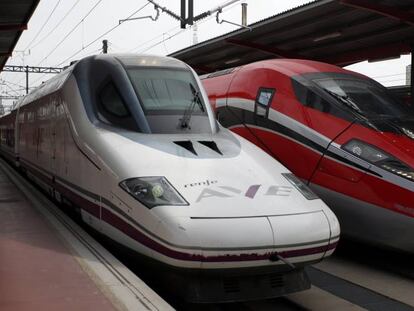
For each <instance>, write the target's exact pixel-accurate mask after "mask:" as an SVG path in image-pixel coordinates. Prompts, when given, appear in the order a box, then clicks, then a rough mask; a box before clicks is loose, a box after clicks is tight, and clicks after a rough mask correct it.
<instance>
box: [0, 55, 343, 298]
mask: <svg viewBox="0 0 414 311" xmlns="http://www.w3.org/2000/svg"><path fill="white" fill-rule="evenodd" d="M131 68H132V69H131ZM131 70H136V71H131ZM142 70H144V71H142ZM170 73H172V74H171V75H170ZM157 74H160V77H157ZM143 77H144V78H143ZM175 77H176V78H177V77H178V78H177V79H178V82H177V81H175V80H174V79H175ZM186 79H191V80H190V83H187V82H185V83H184V81H187V80H186ZM166 80H168V81H167V82H165V81H166ZM171 81H173V82H171ZM190 84H191V86H190ZM172 86H177V89H172ZM186 87H188V89H190V88H191V90H192V92H193V94H192V95H193V97H192V98H191V100H189V105H190V106H188V107H184V108H183V109H181V110H180V109H176V110H174V111H173V110H171V111H169V110H168V109H167V110H168V111H167V110H165V109H164V108H165V105H166V103H167V102H168V101H170V102H171V103H173V102H174V101H173V100H172V99H171V98H174V97H177V96H178V97H180V98H181V97H185V96H184V94H186V92H188V90H185V88H186ZM108 90H109V91H108ZM114 90H115V91H114ZM140 90H141V91H142V92H144V93H145V94H142V93H141V94H140ZM137 94H138V95H137ZM190 94H191V93H190ZM108 98H109V99H108ZM157 98H158V99H157ZM167 99H168V100H167ZM192 101H193V102H192ZM108 102H109V104H108ZM113 102H117V103H118V104H119V103H121V102H122V105H124V107H122V105H121V104H119V105H118V104H117V105H118V106H116V105H115V104H114V105H112V103H113ZM174 103H175V102H174ZM207 103H208V99H207V97H206V95H205V93H204V91H203V88H202V86H201V84H200V82H199V80H198V78H197V77H196V75H195V74H194V72H193V71H192V70H191V69H190V68H189V67H188V66H187V65H185V64H184V63H182V62H180V61H178V60H175V59H171V58H163V57H155V56H145V55H144V56H128V55H116V56H108V55H100V56H93V57H88V58H86V59H83V60H81V61H79V62H77V63H76V64H75V65H73V66H72V67H70V68H68V69H66V70H65V71H64V72H62V73H61V74H59V75H58V76H56V77H55V78H53V79H51V80H50V81H48V82H46V83H44V84H43V85H42V86H40V87H39V88H38V89H37V90H35V91H33V92H32V93H31V94H29V95H28V96H26V97H25V98H24V99H23V100H22V102H21V103H20V104H19V105H18V107H17V109H16V110H15V111H13V112H12V114H11V115H8V116H6V117H3V118H1V119H0V128H1V138H2V139H1V151H2V153H3V154H4V155H5V156H7V157H9V158H10V159H13V161H14V162H15V163H16V164H17V165H19V166H20V167H21V168H23V169H24V170H25V171H26V172H27V174H28V175H29V176H30V177H32V178H33V179H35V181H36V182H37V183H38V184H39V185H41V186H42V187H44V188H45V189H46V190H47V191H49V192H50V193H51V194H53V195H54V196H55V197H56V198H57V199H58V200H64V201H65V202H71V204H72V205H73V206H74V207H75V206H76V207H77V208H80V210H81V215H82V219H83V220H84V221H85V222H86V223H88V224H89V225H90V226H92V227H93V228H94V229H96V230H98V231H99V232H101V233H102V234H104V235H106V236H108V237H109V238H110V239H112V240H114V241H116V242H118V243H120V244H122V245H124V246H126V247H128V248H129V249H132V250H133V251H135V252H137V253H139V254H141V255H144V256H145V257H146V258H150V259H151V260H153V261H154V262H157V263H160V264H161V265H162V266H165V267H167V268H171V269H173V270H174V271H186V272H187V271H197V275H199V276H198V277H197V278H196V279H197V280H198V281H195V283H197V282H198V283H197V285H196V286H195V285H194V284H195V283H194V282H192V283H191V284H193V285H191V287H192V288H194V286H195V287H196V288H197V290H195V291H196V292H197V293H195V294H194V295H192V294H189V299H190V300H194V301H208V300H222V301H228V300H237V299H250V298H260V297H263V298H265V297H272V296H277V295H282V294H285V293H289V292H293V291H297V290H301V289H305V288H307V287H309V282H308V280H307V278H306V277H305V275H304V274H303V267H304V266H305V265H307V264H310V263H314V262H317V261H319V260H321V259H323V258H324V257H326V256H329V255H330V254H332V252H333V251H334V249H335V247H336V244H337V242H338V239H339V224H338V222H337V219H336V217H335V215H334V214H333V213H332V212H331V210H330V209H329V208H328V207H327V206H326V205H325V204H324V203H323V202H322V201H321V200H320V199H315V198H313V197H308V198H307V197H305V195H308V196H309V195H310V196H312V193H310V192H309V193H308V192H307V191H308V189H307V188H306V186H304V185H303V184H300V181H298V180H296V179H295V178H294V177H293V176H292V175H291V174H290V173H289V171H288V170H287V169H286V168H285V167H283V166H282V165H281V164H279V163H278V162H277V161H275V160H274V159H273V158H272V157H270V156H269V155H267V154H266V153H264V152H263V151H261V150H260V149H259V148H257V147H256V146H255V145H253V144H251V143H250V142H248V141H246V140H245V139H243V138H241V137H240V136H237V135H236V134H234V133H231V132H230V131H229V130H227V129H225V128H222V127H221V126H220V125H219V124H217V123H216V121H215V120H214V117H213V113H212V111H211V108H210V105H208V104H207ZM105 105H106V106H105ZM151 105H153V106H151ZM191 105H193V106H192V107H191ZM200 105H202V106H203V107H201V106H200ZM101 106H102V107H103V108H102V107H101ZM125 107H126V108H125ZM148 107H152V108H154V107H155V109H154V111H152V110H151V109H149V108H148ZM189 107H191V109H190V108H189ZM161 108H162V109H161ZM111 113H112V114H114V116H112V115H110V114H111ZM115 116H116V117H115ZM131 120H132V121H131ZM13 135H14V141H13V137H12V136H13ZM292 156H294V155H292ZM137 178H138V179H137ZM299 188H300V189H302V191H299V190H298V189H299ZM304 192H306V193H305V195H304ZM309 198H310V199H309ZM169 202H172V203H171V204H169ZM209 273H212V275H221V277H220V279H221V281H223V279H222V278H223V276H227V275H229V276H231V277H232V278H233V279H234V278H239V279H238V280H241V283H240V284H239V285H240V288H238V290H233V291H227V292H226V289H225V286H224V289H223V290H222V291H224V292H223V293H220V291H219V290H217V289H214V290H212V291H211V292H209V294H206V295H204V294H202V293H201V292H202V291H203V290H205V288H206V287H207V286H204V285H205V284H202V280H203V278H202V276H201V275H203V276H205V275H207V276H208V275H209ZM256 274H257V275H256ZM275 274H277V275H278V276H279V277H280V278H281V280H282V281H281V282H282V283H280V284H277V285H275V286H273V287H272V286H270V287H269V286H267V287H269V288H267V287H266V286H265V285H263V286H262V285H261V286H262V287H263V288H259V289H257V290H256V291H255V290H247V289H246V288H244V287H243V286H244V285H243V284H246V286H248V285H249V284H250V283H249V281H245V280H246V278H245V277H244V276H246V275H247V276H249V277H251V276H253V277H254V278H256V280H258V279H260V280H262V279H263V280H264V277H265V276H266V275H269V276H272V275H275ZM175 280H177V279H175ZM217 282H218V281H217ZM223 282H224V281H223ZM243 282H245V283H243ZM261 282H262V281H261ZM263 282H264V281H263ZM217 284H219V283H214V284H213V283H211V284H210V283H209V285H214V286H216V285H217ZM220 284H221V283H220ZM263 284H264V283H263ZM250 285H251V284H250ZM217 286H218V285H217ZM259 287H260V286H259ZM186 290H187V291H191V288H190V287H187V289H186ZM247 291H248V293H247Z"/></svg>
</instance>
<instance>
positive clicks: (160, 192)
mask: <svg viewBox="0 0 414 311" xmlns="http://www.w3.org/2000/svg"><path fill="white" fill-rule="evenodd" d="M119 185H120V186H121V188H122V189H124V190H125V191H126V192H128V193H129V194H130V195H132V196H133V197H134V198H135V199H137V200H138V201H140V202H141V203H142V204H144V205H145V206H146V207H148V208H153V207H154V206H160V205H188V203H187V201H186V200H185V199H184V198H183V197H182V196H181V195H180V194H179V193H178V191H177V190H175V189H174V187H173V186H172V185H171V184H170V183H169V182H168V180H167V179H166V178H165V177H137V178H129V179H126V180H124V181H122V182H121V183H120V184H119Z"/></svg>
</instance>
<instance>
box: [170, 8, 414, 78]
mask: <svg viewBox="0 0 414 311" xmlns="http://www.w3.org/2000/svg"><path fill="white" fill-rule="evenodd" d="M249 26H250V27H251V30H249V29H245V28H240V29H238V30H236V31H233V32H230V33H228V34H225V35H222V36H220V37H217V38H213V39H210V40H208V41H204V42H202V43H199V44H197V45H194V46H191V47H188V48H186V49H183V50H180V51H177V52H175V53H172V54H171V55H170V56H173V57H176V58H178V59H181V60H183V61H185V62H186V63H188V64H189V65H190V66H192V67H193V68H194V69H195V70H196V71H197V72H198V73H208V72H213V71H217V70H222V69H226V68H230V67H235V66H240V65H243V64H247V63H251V62H254V61H259V60H263V59H269V58H300V59H312V60H318V61H323V62H327V63H331V64H335V65H338V66H346V65H350V64H353V63H356V62H360V61H364V60H381V59H387V58H392V57H396V56H400V55H401V54H408V53H410V52H411V50H412V47H413V45H414V1H412V0H410V1H407V0H376V1H375V0H317V1H313V2H310V3H308V4H305V5H302V6H300V7H297V8H294V9H292V10H289V11H286V12H283V13H281V14H278V15H274V16H271V17H269V18H267V19H264V20H262V21H259V22H256V23H254V24H252V25H249Z"/></svg>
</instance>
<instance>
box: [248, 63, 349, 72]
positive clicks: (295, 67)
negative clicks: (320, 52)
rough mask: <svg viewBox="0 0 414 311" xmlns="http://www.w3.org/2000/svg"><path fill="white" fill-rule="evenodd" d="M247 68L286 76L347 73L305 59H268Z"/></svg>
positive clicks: (335, 67) (334, 67) (338, 68)
mask: <svg viewBox="0 0 414 311" xmlns="http://www.w3.org/2000/svg"><path fill="white" fill-rule="evenodd" d="M247 66H249V67H267V68H272V69H274V70H277V71H279V72H281V73H284V74H286V75H288V76H293V75H301V74H305V73H314V72H342V73H345V72H349V71H348V70H345V69H343V68H341V67H338V66H334V65H331V64H327V63H322V62H317V61H311V60H305V59H270V60H264V61H259V62H255V63H252V64H249V65H247Z"/></svg>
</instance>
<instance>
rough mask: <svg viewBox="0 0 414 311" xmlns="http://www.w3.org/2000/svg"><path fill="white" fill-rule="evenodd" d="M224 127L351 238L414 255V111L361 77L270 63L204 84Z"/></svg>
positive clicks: (301, 63)
mask: <svg viewBox="0 0 414 311" xmlns="http://www.w3.org/2000/svg"><path fill="white" fill-rule="evenodd" d="M202 81H203V84H204V86H205V88H206V90H207V93H208V96H209V99H210V102H211V104H212V106H213V107H214V109H215V111H216V116H217V118H218V120H219V121H220V123H221V124H223V125H224V126H227V127H229V128H231V129H232V130H233V131H234V132H236V133H238V134H240V135H241V136H244V137H246V138H247V139H249V140H250V141H252V142H254V143H255V144H257V145H258V146H260V147H261V148H263V149H264V150H265V151H267V152H268V153H269V154H271V155H272V156H274V157H275V158H276V159H278V160H279V161H280V162H282V163H283V164H284V165H285V166H287V167H288V168H289V169H290V170H291V171H293V172H294V173H295V174H296V175H297V176H299V177H300V178H302V179H303V180H305V181H307V182H308V183H309V185H310V186H311V188H312V189H313V190H314V191H315V192H317V194H319V195H320V196H321V198H322V199H323V200H325V202H327V203H328V205H329V206H330V207H331V208H332V209H333V210H334V211H335V212H336V214H337V216H338V218H339V220H340V222H341V226H342V228H343V232H344V234H345V235H348V236H350V237H352V238H357V239H359V240H363V241H365V242H369V243H374V244H378V245H382V246H386V247H390V248H393V249H398V250H403V251H408V252H411V253H412V252H414V192H413V191H414V111H413V110H411V109H410V108H409V107H408V106H406V105H404V104H401V103H399V102H398V101H397V100H396V99H395V98H394V97H393V96H392V95H390V93H389V92H388V91H387V89H386V88H385V87H383V86H382V85H380V84H379V83H377V82H375V81H373V80H372V79H370V78H368V77H366V76H363V75H361V74H358V73H355V72H352V71H348V70H345V69H342V68H339V67H336V66H332V65H329V64H324V63H320V62H314V61H307V60H287V59H277V60H266V61H260V62H256V63H252V64H249V65H245V66H241V67H237V68H232V69H227V70H223V71H220V72H215V73H212V74H208V75H205V76H203V77H202Z"/></svg>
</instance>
